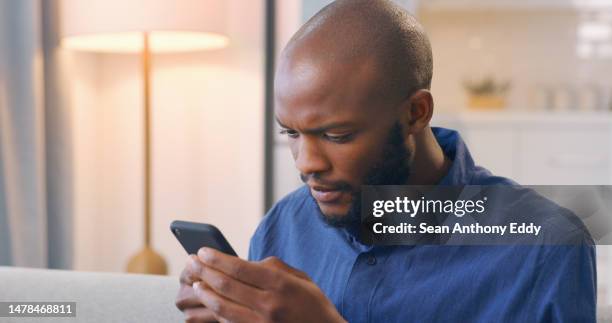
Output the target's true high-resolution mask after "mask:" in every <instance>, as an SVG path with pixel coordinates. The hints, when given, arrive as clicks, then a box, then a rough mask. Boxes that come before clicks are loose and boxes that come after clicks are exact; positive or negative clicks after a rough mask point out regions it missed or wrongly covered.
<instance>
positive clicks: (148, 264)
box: [127, 32, 168, 275]
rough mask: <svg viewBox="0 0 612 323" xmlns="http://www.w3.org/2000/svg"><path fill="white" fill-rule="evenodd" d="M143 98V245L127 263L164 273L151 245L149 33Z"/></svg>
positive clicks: (132, 267)
mask: <svg viewBox="0 0 612 323" xmlns="http://www.w3.org/2000/svg"><path fill="white" fill-rule="evenodd" d="M142 72H143V74H142V75H143V92H144V93H143V94H144V97H143V100H144V247H143V249H142V250H141V251H140V252H138V253H137V254H136V255H134V256H132V258H131V259H130V261H129V262H128V265H127V271H128V272H131V273H145V274H158V275H165V274H167V273H168V268H167V265H166V262H165V261H164V258H162V256H161V255H159V254H158V253H156V252H155V250H153V248H152V246H151V177H152V176H151V175H152V168H151V50H150V48H149V33H147V32H145V33H144V34H143V49H142Z"/></svg>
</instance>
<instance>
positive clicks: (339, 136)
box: [323, 133, 353, 143]
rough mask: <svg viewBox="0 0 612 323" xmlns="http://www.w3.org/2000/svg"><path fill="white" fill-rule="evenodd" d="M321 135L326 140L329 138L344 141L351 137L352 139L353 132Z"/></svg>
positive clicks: (332, 140)
mask: <svg viewBox="0 0 612 323" xmlns="http://www.w3.org/2000/svg"><path fill="white" fill-rule="evenodd" d="M323 137H325V139H327V140H329V141H331V142H335V143H345V142H348V141H350V140H351V139H353V134H352V133H349V134H344V135H331V134H324V135H323Z"/></svg>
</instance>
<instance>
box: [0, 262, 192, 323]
mask: <svg viewBox="0 0 612 323" xmlns="http://www.w3.org/2000/svg"><path fill="white" fill-rule="evenodd" d="M178 286H179V284H178V278H177V277H169V276H155V275H138V274H120V273H94V272H77V271H65V270H47V269H26V268H16V267H0V301H2V302H18V301H30V302H32V301H66V302H76V320H74V319H68V318H54V319H48V320H49V321H57V322H63V321H66V322H68V321H72V322H181V321H183V316H182V314H181V312H180V311H179V310H178V309H177V308H176V307H175V306H174V298H175V297H176V293H177V292H178ZM0 321H2V322H5V321H6V322H12V321H14V322H19V323H25V322H41V318H35V317H34V318H12V319H7V318H1V319H0ZM45 321H47V320H45Z"/></svg>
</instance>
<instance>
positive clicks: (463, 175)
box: [431, 127, 475, 185]
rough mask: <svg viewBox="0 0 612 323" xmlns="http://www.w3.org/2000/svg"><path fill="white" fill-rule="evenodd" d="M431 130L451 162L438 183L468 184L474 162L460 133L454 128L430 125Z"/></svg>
mask: <svg viewBox="0 0 612 323" xmlns="http://www.w3.org/2000/svg"><path fill="white" fill-rule="evenodd" d="M431 130H432V132H433V134H434V136H435V137H436V140H437V141H438V144H439V145H440V147H442V151H444V154H445V155H446V157H448V158H449V159H450V160H451V162H452V165H451V167H450V168H449V170H448V173H446V175H445V176H444V177H443V178H442V180H440V182H438V185H465V184H469V183H470V182H471V179H472V175H473V173H474V167H475V164H474V160H473V159H472V155H471V154H470V151H469V150H468V148H467V145H466V144H465V142H464V141H463V139H462V138H461V135H459V133H458V132H457V131H455V130H451V129H446V128H438V127H432V128H431Z"/></svg>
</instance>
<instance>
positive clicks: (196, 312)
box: [184, 307, 217, 323]
mask: <svg viewBox="0 0 612 323" xmlns="http://www.w3.org/2000/svg"><path fill="white" fill-rule="evenodd" d="M184 313H185V322H188V323H196V322H197V323H211V322H217V318H216V317H215V314H214V313H213V311H211V310H209V309H207V308H206V307H198V308H190V309H187V310H185V312H184Z"/></svg>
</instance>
